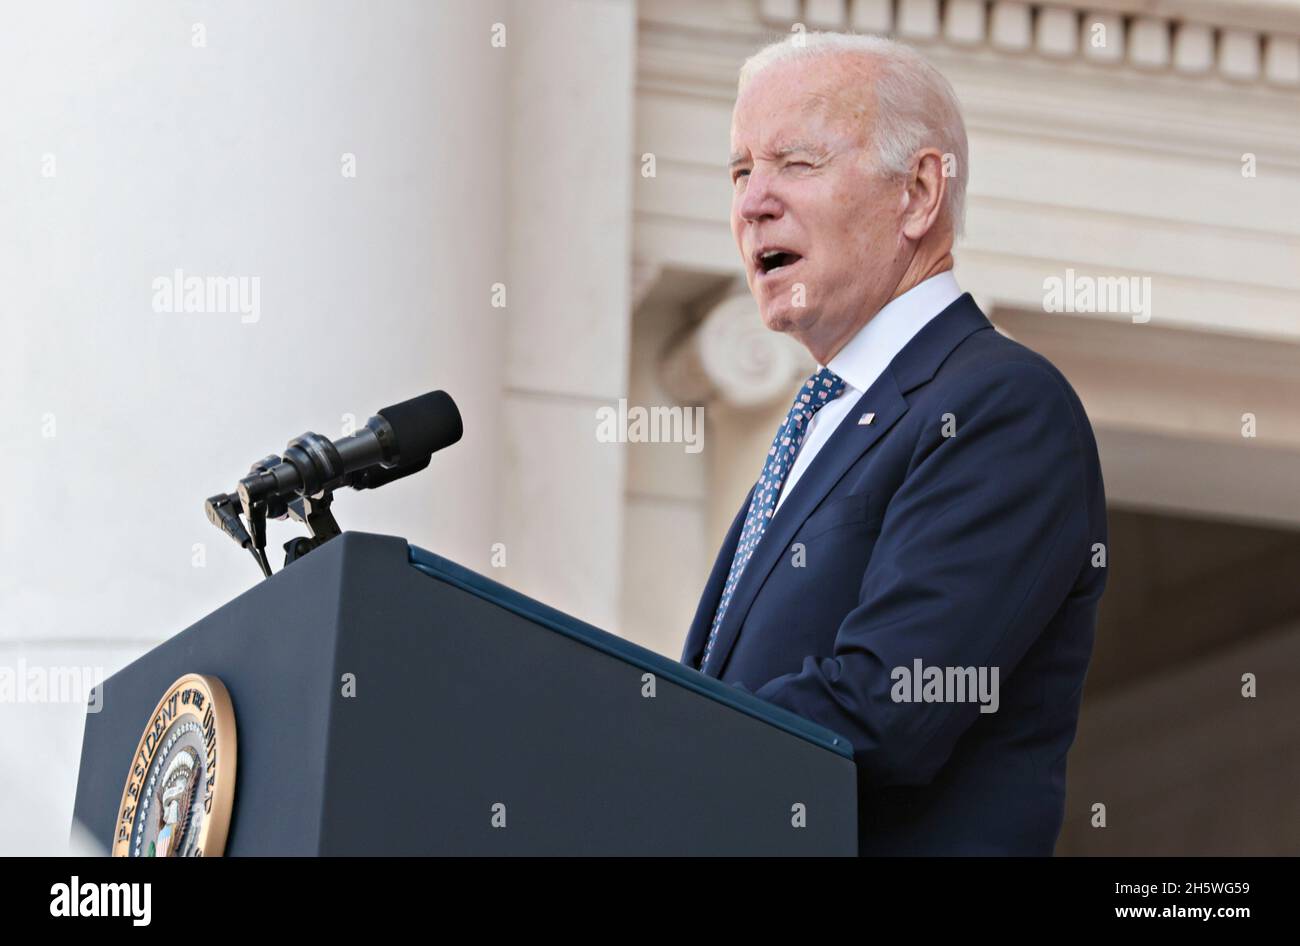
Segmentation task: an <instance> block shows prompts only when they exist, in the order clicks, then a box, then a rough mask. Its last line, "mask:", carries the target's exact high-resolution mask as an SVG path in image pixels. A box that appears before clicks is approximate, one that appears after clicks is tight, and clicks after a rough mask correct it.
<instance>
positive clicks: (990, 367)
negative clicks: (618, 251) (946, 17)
mask: <svg viewBox="0 0 1300 946" xmlns="http://www.w3.org/2000/svg"><path fill="white" fill-rule="evenodd" d="M731 151H732V154H731V165H730V170H731V179H732V185H733V197H732V204H731V227H732V232H733V234H734V235H735V238H736V245H737V247H738V248H739V250H740V255H741V258H742V259H743V260H744V264H745V271H746V274H747V276H748V281H749V287H750V290H751V292H752V293H753V295H754V298H755V299H756V300H757V302H758V307H759V311H760V313H761V315H762V318H763V322H764V323H765V325H766V326H767V327H768V328H769V329H771V330H772V331H776V332H785V333H788V334H789V335H792V336H793V337H794V338H796V339H798V340H799V342H800V343H801V344H803V346H804V347H805V348H807V349H808V351H809V352H810V353H811V354H812V356H813V358H814V359H815V360H816V362H817V364H818V370H817V371H816V373H815V374H813V375H812V377H810V378H808V380H807V381H806V382H804V384H803V386H802V387H801V388H800V389H799V390H798V391H797V392H792V393H794V399H793V404H792V406H791V408H790V411H789V413H788V415H787V417H786V419H785V422H784V423H783V424H782V425H781V427H780V428H779V429H778V430H777V432H776V436H775V437H774V438H773V441H772V446H771V449H770V450H769V451H768V454H767V456H766V457H764V458H762V461H763V462H762V468H761V470H759V471H758V479H757V482H756V483H755V485H754V488H753V489H752V490H751V491H750V494H749V495H748V496H747V497H746V499H745V501H744V503H743V504H742V505H741V507H740V511H739V512H738V514H737V515H736V518H735V521H734V522H733V523H732V525H731V528H730V529H729V530H728V532H727V536H726V539H725V540H724V542H723V545H722V549H721V551H720V552H719V554H718V558H717V561H716V563H715V565H714V567H713V571H712V573H711V574H710V576H709V580H708V584H707V586H706V587H705V590H704V594H703V597H702V598H701V600H700V604H699V608H698V610H697V612H696V615H695V620H694V622H693V623H692V626H691V630H690V633H689V635H688V637H687V640H686V646H685V650H684V652H683V655H682V661H683V662H684V663H686V664H688V665H690V666H692V667H697V668H699V669H701V670H702V671H703V672H704V673H706V674H708V675H709V676H713V677H717V678H719V679H720V680H722V681H724V682H727V683H731V684H734V685H736V686H739V687H742V688H744V689H746V690H749V691H751V692H753V693H755V694H756V695H757V696H759V697H760V698H762V699H764V700H767V701H769V702H771V703H774V704H776V705H778V706H782V707H785V708H786V709H789V710H791V711H793V712H794V713H797V714H798V715H800V716H803V717H805V718H807V719H810V720H813V721H815V722H818V723H821V724H823V725H825V726H827V727H829V728H831V729H833V730H835V731H836V732H838V733H840V734H842V735H844V736H846V737H847V738H848V739H849V740H850V741H851V742H852V744H853V750H854V759H855V762H856V765H857V769H858V794H859V806H858V807H859V850H860V853H862V854H1036V855H1048V854H1051V852H1052V849H1053V847H1054V845H1055V843H1056V839H1057V836H1058V834H1059V833H1060V828H1061V822H1062V818H1063V815H1064V803H1065V761H1066V752H1067V750H1068V749H1069V747H1070V744H1071V742H1072V741H1073V739H1074V733H1075V725H1076V722H1077V719H1078V713H1079V703H1080V699H1081V697H1082V691H1083V683H1084V677H1085V674H1086V672H1087V667H1088V660H1089V657H1090V655H1091V652H1092V642H1093V633H1094V629H1095V625H1096V616H1097V605H1098V601H1099V599H1100V598H1101V595H1102V591H1103V589H1104V588H1105V584H1106V569H1105V567H1104V566H1105V543H1106V508H1105V495H1104V492H1103V487H1102V479H1101V470H1100V467H1099V464H1098V460H1097V447H1096V443H1095V441H1094V439H1093V435H1092V429H1091V427H1090V425H1089V423H1088V419H1087V417H1086V416H1085V414H1084V411H1083V408H1082V406H1081V405H1080V403H1079V400H1078V398H1077V397H1076V396H1075V393H1074V391H1073V390H1072V389H1071V388H1070V386H1069V384H1068V383H1067V382H1066V380H1065V378H1064V377H1063V376H1062V375H1061V373H1060V372H1059V371H1057V370H1056V368H1055V367H1054V366H1053V365H1052V364H1051V363H1050V362H1048V361H1047V360H1046V359H1045V358H1043V357H1042V356H1040V355H1038V354H1036V353H1034V352H1032V351H1030V350H1029V349H1027V348H1025V347H1024V346H1022V345H1019V344H1017V343H1015V342H1013V341H1011V340H1010V339H1008V338H1006V337H1004V336H1002V335H1000V334H999V333H998V332H997V331H996V330H994V329H993V327H992V325H990V323H989V321H988V320H987V319H986V318H985V316H984V314H983V313H982V312H981V311H980V310H979V308H978V307H977V306H976V305H975V303H974V301H972V299H971V297H970V296H969V295H966V294H963V293H962V292H961V290H960V289H959V288H958V285H957V282H956V280H955V279H954V277H953V273H952V267H953V257H952V252H953V239H954V236H955V235H956V234H957V233H959V232H960V230H961V226H962V215H963V202H964V196H965V190H966V180H967V146H966V132H965V128H964V125H963V123H962V118H961V113H960V111H959V108H958V105H957V101H956V98H955V96H954V95H953V92H952V89H951V87H950V86H949V85H948V83H947V81H946V80H945V79H944V78H943V77H942V76H941V75H939V73H938V72H937V71H936V70H935V69H934V68H933V67H931V66H930V65H929V64H928V63H926V62H925V61H924V60H923V59H922V58H921V57H920V56H919V55H918V54H917V53H915V52H914V51H912V50H911V49H909V48H908V47H906V46H903V45H900V44H898V43H894V42H891V41H888V40H885V39H881V38H877V37H870V36H846V35H837V34H807V35H797V36H794V37H791V38H790V39H788V40H786V41H784V42H781V43H778V44H775V45H773V46H769V47H768V48H766V49H764V50H762V51H761V52H759V53H758V54H757V55H755V56H753V57H752V58H751V59H749V61H747V62H746V63H745V65H744V67H743V69H742V70H741V73H740V84H739V95H738V98H737V101H736V105H735V110H734V112H733V115H732V126H731ZM758 459H759V458H757V457H756V458H755V461H756V463H755V465H756V466H757V465H758V464H757V460H758Z"/></svg>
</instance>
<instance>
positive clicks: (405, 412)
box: [238, 391, 464, 514]
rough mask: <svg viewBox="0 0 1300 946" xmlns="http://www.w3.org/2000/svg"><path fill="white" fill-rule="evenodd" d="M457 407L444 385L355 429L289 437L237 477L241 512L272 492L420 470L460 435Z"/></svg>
mask: <svg viewBox="0 0 1300 946" xmlns="http://www.w3.org/2000/svg"><path fill="white" fill-rule="evenodd" d="M463 433H464V426H463V425H462V424H461V419H460V411H459V410H457V409H456V402H455V401H453V400H452V399H451V395H449V394H448V393H447V392H446V391H432V392H430V393H429V394H423V395H421V396H420V397H415V398H411V399H410V400H409V401H403V402H402V403H400V404H394V405H392V406H391V407H385V408H383V409H382V410H380V411H379V412H378V413H377V414H376V415H375V416H374V417H372V418H370V420H368V421H366V425H365V427H363V428H362V429H361V430H358V431H357V432H356V433H354V434H349V435H348V436H346V437H341V438H339V439H338V440H337V441H331V440H329V439H328V438H326V437H322V436H321V435H320V434H315V433H311V432H310V431H309V432H308V433H305V434H303V435H302V436H301V437H297V438H295V439H294V440H292V441H290V442H289V446H288V447H286V448H285V450H284V457H283V459H282V460H281V461H280V462H279V463H277V464H274V465H270V466H268V467H266V468H264V469H258V468H256V467H255V468H254V471H253V472H252V473H250V474H249V475H248V476H246V477H244V478H243V479H242V480H240V481H239V488H238V493H239V500H240V503H241V505H242V506H243V508H244V511H245V514H247V513H248V512H249V510H250V509H251V507H252V506H254V505H256V504H259V503H263V502H266V501H268V500H270V499H272V498H275V497H283V496H288V495H293V494H296V495H303V496H310V495H313V494H315V493H317V492H319V491H320V490H322V489H337V488H339V487H342V486H352V487H354V488H356V489H374V488H375V487H378V486H383V485H384V484H385V483H391V482H392V481H393V480H396V479H401V478H402V477H403V476H410V475H411V474H412V473H418V472H419V471H420V470H423V469H424V468H425V467H426V466H428V465H429V458H430V457H431V456H433V454H434V453H435V452H436V451H438V450H441V449H442V448H443V447H449V446H451V445H452V444H454V443H455V442H456V441H458V440H460V438H461V435H462V434H463Z"/></svg>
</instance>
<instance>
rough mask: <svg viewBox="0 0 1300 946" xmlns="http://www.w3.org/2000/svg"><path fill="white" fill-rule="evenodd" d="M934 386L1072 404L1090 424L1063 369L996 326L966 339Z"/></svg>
mask: <svg viewBox="0 0 1300 946" xmlns="http://www.w3.org/2000/svg"><path fill="white" fill-rule="evenodd" d="M931 387H933V388H936V389H938V390H940V391H946V392H949V393H951V392H954V391H956V390H961V391H964V392H966V393H967V394H968V395H973V396H976V397H979V396H986V395H989V394H992V393H995V392H1000V391H1007V393H1010V394H1012V395H1013V396H1014V395H1015V394H1020V395H1023V396H1024V397H1025V398H1032V399H1033V400H1035V401H1037V402H1040V403H1042V402H1050V404H1054V405H1055V406H1057V407H1061V406H1068V407H1069V409H1070V412H1071V414H1073V415H1074V417H1075V419H1076V420H1081V421H1082V422H1083V423H1084V424H1087V415H1086V414H1085V413H1084V410H1083V405H1082V403H1081V402H1080V400H1079V396H1078V394H1077V393H1076V392H1075V390H1074V388H1073V386H1071V384H1070V382H1069V380H1067V379H1066V377H1065V375H1064V374H1062V373H1061V370H1060V369H1059V368H1057V367H1056V365H1054V364H1053V363H1052V362H1051V361H1050V360H1049V359H1048V358H1046V357H1045V356H1043V355H1041V354H1039V353H1038V352H1036V351H1034V350H1033V349H1032V348H1029V347H1027V346H1025V345H1022V344H1021V343H1020V342H1017V341H1015V340H1014V339H1010V338H1008V337H1007V336H1005V335H1003V334H1002V333H1001V332H998V331H997V330H996V329H993V328H990V329H986V330H983V331H979V332H975V333H974V334H972V335H970V336H969V337H968V338H966V339H965V340H964V341H963V343H962V344H961V345H959V346H958V347H957V348H956V349H955V350H954V351H953V353H952V356H951V357H949V358H948V359H947V360H946V361H945V362H944V364H943V365H942V367H941V368H940V370H939V371H938V373H936V375H935V377H934V381H933V382H932V383H931ZM1050 404H1049V406H1050Z"/></svg>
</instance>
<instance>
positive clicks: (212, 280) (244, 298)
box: [153, 269, 262, 325]
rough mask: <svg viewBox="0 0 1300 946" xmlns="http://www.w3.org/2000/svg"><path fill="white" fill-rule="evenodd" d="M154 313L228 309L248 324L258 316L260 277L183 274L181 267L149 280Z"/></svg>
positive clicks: (260, 306) (260, 298) (258, 318)
mask: <svg viewBox="0 0 1300 946" xmlns="http://www.w3.org/2000/svg"><path fill="white" fill-rule="evenodd" d="M153 310H154V311H155V312H230V313H237V314H238V315H239V321H241V322H243V323H244V324H245V325H250V324H252V323H254V322H257V321H258V320H260V319H261V318H262V277H261V276H186V275H185V272H184V271H183V270H181V269H176V270H173V272H172V274H171V275H170V276H157V277H155V278H154V281H153Z"/></svg>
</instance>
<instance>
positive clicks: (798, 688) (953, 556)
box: [755, 362, 1091, 787]
mask: <svg viewBox="0 0 1300 946" xmlns="http://www.w3.org/2000/svg"><path fill="white" fill-rule="evenodd" d="M935 405H936V407H935V416H934V418H933V423H929V422H927V423H925V424H923V425H922V426H923V432H922V434H921V436H920V438H919V439H918V443H917V445H916V448H915V451H914V453H913V455H912V457H911V460H910V462H909V465H908V472H907V474H906V476H905V478H904V480H903V482H902V484H901V485H900V486H899V488H898V490H897V491H896V492H895V493H894V495H893V497H892V498H891V499H890V501H889V505H888V507H887V508H886V510H885V515H884V519H883V521H882V525H881V531H880V535H879V537H878V539H877V541H876V545H875V548H874V549H873V551H872V554H871V559H870V561H869V562H868V564H867V569H866V572H865V574H864V575H863V579H862V584H861V587H860V590H859V596H858V604H857V606H856V607H855V608H854V609H853V610H852V611H850V612H849V614H848V615H847V616H846V617H845V619H844V621H843V623H842V624H841V625H840V628H839V630H838V632H837V634H836V638H835V645H834V651H833V653H832V654H830V655H829V656H827V655H810V656H807V657H805V658H804V660H803V663H802V667H801V669H800V670H799V671H798V672H796V673H791V674H787V675H785V676H781V677H777V678H776V679H773V680H770V681H768V682H767V683H765V684H763V685H762V686H761V687H759V689H758V690H756V691H755V695H756V696H758V697H760V698H761V699H764V700H767V701H769V702H771V703H774V704H776V705H778V706H783V707H785V708H786V709H789V710H791V711H793V712H795V713H797V714H798V715H800V716H803V717H805V718H807V719H810V720H813V721H814V722H818V723H821V724H823V725H825V726H827V727H829V728H831V729H833V730H835V731H836V732H839V733H841V734H842V735H844V736H846V737H847V738H848V739H849V740H850V741H851V742H852V744H853V749H854V756H855V760H856V762H857V764H858V767H859V773H860V775H859V777H860V778H861V779H863V780H865V781H866V782H869V783H870V784H872V785H875V786H882V787H883V786H888V785H925V784H928V783H929V782H930V781H932V780H933V779H934V777H935V776H936V774H937V773H938V772H939V771H940V769H941V768H942V767H943V765H944V763H945V762H946V761H947V759H948V757H949V756H950V754H951V753H952V750H953V747H954V746H955V745H956V743H957V740H958V739H959V738H960V737H961V735H962V733H964V732H965V731H966V730H967V729H968V728H969V727H970V726H971V724H972V723H974V722H975V720H976V719H977V718H978V716H979V704H978V703H977V702H962V703H955V702H933V703H925V702H910V703H909V702H901V701H895V700H894V699H893V698H892V696H891V689H893V688H894V687H895V682H896V678H895V677H894V676H893V675H892V674H893V672H894V670H895V668H900V667H906V668H908V669H909V671H910V670H911V669H912V668H913V667H914V661H915V660H916V659H918V658H919V659H920V660H921V661H922V666H923V667H976V668H979V667H988V668H994V667H996V668H998V681H999V685H1000V686H1003V687H1004V686H1006V684H1007V682H1008V681H1009V680H1010V679H1011V676H1012V674H1013V673H1014V672H1015V667H1016V664H1017V663H1018V662H1019V661H1020V659H1021V657H1023V656H1024V654H1025V652H1026V650H1028V648H1029V647H1030V645H1031V644H1033V642H1034V640H1035V639H1036V638H1037V637H1038V635H1039V634H1040V633H1041V632H1042V630H1043V628H1044V627H1045V626H1046V625H1047V623H1048V622H1049V621H1050V620H1051V618H1052V616H1053V615H1054V614H1055V613H1056V611H1057V610H1058V609H1059V608H1060V606H1061V604H1062V602H1063V601H1064V600H1065V598H1066V596H1067V595H1068V594H1069V591H1070V589H1071V587H1072V585H1073V583H1074V582H1075V580H1076V579H1077V577H1078V575H1079V573H1080V570H1081V569H1082V568H1083V567H1084V566H1085V565H1086V564H1087V563H1088V561H1089V553H1090V550H1091V549H1090V541H1091V540H1090V538H1089V536H1088V535H1087V532H1088V521H1089V519H1088V511H1087V494H1086V492H1085V482H1086V479H1085V472H1086V470H1085V455H1084V451H1083V447H1082V442H1081V439H1080V434H1079V430H1078V428H1077V425H1076V421H1075V415H1074V410H1073V407H1072V400H1071V396H1070V395H1069V394H1068V389H1067V388H1066V386H1065V383H1064V382H1063V381H1062V380H1061V379H1060V378H1059V377H1057V376H1056V375H1055V374H1054V373H1053V372H1052V371H1051V370H1050V369H1049V368H1047V367H1046V366H1043V365H1040V364H1037V363H1031V362H1015V363H1004V364H1000V365H997V366H995V367H994V368H991V369H987V370H986V371H984V372H983V373H981V374H978V375H975V376H973V377H972V378H969V379H966V380H965V381H964V382H963V383H962V384H961V385H960V386H957V387H955V388H954V389H953V391H952V393H951V396H949V397H943V398H940V399H939V400H938V401H936V402H935ZM946 413H951V414H952V415H953V421H954V422H955V424H956V430H955V434H954V435H953V436H944V430H943V424H944V419H943V416H942V415H944V414H946Z"/></svg>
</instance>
